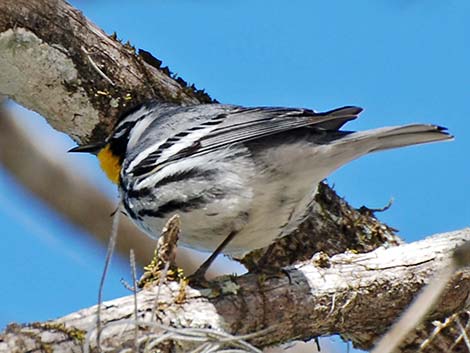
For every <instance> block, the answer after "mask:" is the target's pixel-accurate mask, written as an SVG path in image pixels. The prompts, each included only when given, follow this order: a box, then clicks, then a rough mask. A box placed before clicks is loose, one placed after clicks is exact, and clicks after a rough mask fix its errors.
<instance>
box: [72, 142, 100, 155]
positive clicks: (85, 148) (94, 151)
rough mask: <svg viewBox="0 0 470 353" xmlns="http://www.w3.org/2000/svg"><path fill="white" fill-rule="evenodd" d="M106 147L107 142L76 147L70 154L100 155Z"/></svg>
mask: <svg viewBox="0 0 470 353" xmlns="http://www.w3.org/2000/svg"><path fill="white" fill-rule="evenodd" d="M104 146H106V142H96V143H92V144H89V145H81V146H77V147H74V148H72V149H70V150H69V152H88V153H92V154H98V152H99V151H100V150H101V149H102V148H103V147H104Z"/></svg>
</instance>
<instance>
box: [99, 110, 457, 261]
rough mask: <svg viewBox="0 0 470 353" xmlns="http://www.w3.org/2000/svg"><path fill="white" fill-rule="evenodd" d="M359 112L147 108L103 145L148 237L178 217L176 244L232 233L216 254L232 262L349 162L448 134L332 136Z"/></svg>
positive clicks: (204, 243) (290, 222) (291, 220)
mask: <svg viewBox="0 0 470 353" xmlns="http://www.w3.org/2000/svg"><path fill="white" fill-rule="evenodd" d="M361 110H362V109H361V108H357V107H343V108H339V109H336V110H332V111H329V112H326V113H316V112H314V111H312V110H308V109H289V108H243V107H238V106H232V105H218V104H211V105H196V106H190V107H180V106H173V105H166V104H153V103H152V104H146V105H143V106H142V107H140V108H139V109H137V110H135V111H134V112H132V113H130V114H129V115H127V116H126V117H125V118H124V119H123V120H122V121H121V122H120V123H119V124H118V125H117V126H116V128H115V130H114V133H113V134H112V135H111V136H110V138H109V139H108V140H107V141H106V142H107V144H108V145H109V146H110V147H111V150H112V151H113V152H114V153H117V154H121V155H120V160H121V163H122V166H121V170H120V181H119V183H120V188H121V191H122V194H123V202H124V206H125V209H126V212H127V213H128V214H129V216H130V218H131V219H132V220H133V221H134V222H135V223H136V224H137V225H138V226H139V227H140V228H141V229H143V230H144V231H145V232H146V233H147V234H148V235H150V236H151V237H158V236H159V234H160V231H161V229H162V227H163V226H164V224H165V221H166V219H167V218H168V217H169V216H171V215H172V214H174V213H178V214H179V215H180V216H181V218H182V227H183V228H182V235H181V237H180V241H181V242H182V243H183V245H186V246H188V247H191V248H194V249H198V250H205V251H212V250H214V249H215V248H216V247H217V246H218V245H219V244H220V243H221V242H222V241H223V240H224V239H225V238H226V237H227V235H228V234H229V233H236V235H235V236H234V238H233V239H232V240H231V241H230V243H229V244H228V245H227V246H226V247H225V249H224V253H226V254H228V255H231V256H233V257H241V256H243V255H244V254H245V253H246V252H248V251H251V250H254V249H257V248H261V247H265V246H268V245H270V243H271V242H272V241H273V239H275V238H277V237H281V236H283V235H285V234H287V233H289V232H290V231H291V230H292V229H293V228H295V227H296V226H297V225H298V224H299V222H301V221H302V219H303V218H304V217H305V216H306V214H305V212H306V209H307V206H308V204H309V203H310V202H311V201H312V199H313V194H314V193H315V191H316V188H317V185H318V183H319V182H320V181H322V180H323V179H324V178H326V177H327V176H328V175H330V174H331V173H332V172H333V171H335V170H336V169H338V168H339V167H341V166H342V165H344V164H346V163H348V162H349V161H352V160H354V159H356V158H358V157H360V156H363V155H365V154H368V153H370V152H375V151H381V150H387V149H392V148H397V147H403V146H409V145H414V144H421V143H428V142H435V141H442V140H449V139H451V138H452V136H450V135H449V134H448V133H447V132H446V131H445V129H444V128H442V127H439V126H436V125H427V124H414V125H406V126H394V127H385V128H379V129H374V130H368V131H363V132H348V131H341V130H339V129H340V128H341V127H342V125H343V124H345V123H346V122H348V121H349V120H353V119H355V118H356V117H357V115H358V114H359V113H360V112H361Z"/></svg>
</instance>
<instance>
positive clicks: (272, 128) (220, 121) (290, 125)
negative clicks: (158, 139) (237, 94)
mask: <svg viewBox="0 0 470 353" xmlns="http://www.w3.org/2000/svg"><path fill="white" fill-rule="evenodd" d="M225 107H227V106H225ZM361 111H362V109H361V108H358V107H353V106H347V107H342V108H338V109H334V110H331V111H327V112H324V113H317V112H315V111H313V110H309V109H292V108H264V107H262V108H242V107H233V108H231V109H224V110H223V111H221V113H220V114H215V115H213V117H212V118H209V119H206V120H204V121H201V122H200V123H198V124H196V125H194V126H191V127H190V128H188V129H187V130H184V131H180V132H177V133H175V135H173V136H171V137H170V138H168V139H167V140H166V141H164V142H163V143H162V144H161V145H160V146H159V147H158V149H156V150H154V151H153V152H152V153H150V154H149V155H148V156H146V158H145V159H143V160H142V161H141V162H140V163H139V164H138V165H136V166H133V168H132V173H133V174H134V175H135V176H143V175H144V174H147V173H150V172H152V171H153V170H154V169H156V168H160V167H161V166H163V165H166V164H167V163H170V162H173V161H176V160H179V159H181V158H185V157H188V156H192V155H201V154H205V153H208V152H211V151H215V150H218V149H221V148H225V147H227V146H233V145H237V144H241V143H244V142H247V141H252V140H256V139H259V138H262V137H266V136H269V135H274V134H277V133H280V132H284V131H288V130H292V129H297V128H300V127H305V126H312V127H317V128H320V129H325V130H338V129H339V128H340V127H341V126H342V125H343V124H345V123H346V122H347V121H350V120H353V119H355V118H356V117H357V115H358V114H359V113H360V112H361Z"/></svg>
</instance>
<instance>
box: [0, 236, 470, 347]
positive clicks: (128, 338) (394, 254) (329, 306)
mask: <svg viewBox="0 0 470 353" xmlns="http://www.w3.org/2000/svg"><path fill="white" fill-rule="evenodd" d="M468 240H470V229H465V230H461V231H457V232H450V233H444V234H439V235H436V236H433V237H430V238H427V239H425V240H423V241H419V242H415V243H412V244H406V245H401V246H399V247H393V248H389V249H384V248H380V249H377V250H375V251H373V252H371V253H367V254H351V253H350V254H340V255H336V256H333V257H331V258H328V259H327V260H326V261H321V266H319V265H318V264H315V259H314V260H313V261H308V262H305V263H303V264H301V265H298V266H295V267H293V268H290V269H288V270H287V272H288V276H281V277H273V278H264V277H263V276H256V275H252V274H249V275H245V276H242V277H240V278H237V279H233V278H228V279H225V280H224V281H222V282H219V287H218V289H215V288H212V289H207V290H202V291H197V290H194V289H191V288H189V287H185V286H180V285H178V284H176V283H169V284H167V285H163V286H161V287H160V288H155V287H154V288H150V289H145V290H143V291H141V292H140V293H138V294H137V298H138V315H139V316H138V317H139V319H138V322H139V336H140V337H148V338H149V339H150V337H151V334H159V335H160V337H161V336H162V335H163V334H164V333H165V330H164V329H163V328H162V327H155V326H153V325H152V323H155V322H158V323H161V324H162V325H168V326H172V327H174V328H180V329H181V328H185V327H186V328H187V327H191V328H211V329H215V330H224V331H226V332H228V333H230V334H235V335H243V334H247V333H253V332H257V331H261V330H263V329H266V328H271V330H270V331H269V333H267V332H266V333H265V334H263V335H261V336H259V337H255V338H253V339H251V340H250V341H251V343H253V344H255V345H256V346H258V347H265V346H268V345H272V344H275V343H277V342H285V341H288V340H293V339H302V340H306V339H310V338H312V337H316V336H321V335H329V334H332V333H339V334H340V335H342V336H343V337H346V338H348V339H351V340H352V341H353V343H354V344H355V345H356V346H358V347H360V348H363V349H368V348H370V347H371V346H372V344H373V342H374V341H375V340H376V339H377V338H378V337H379V336H380V334H382V333H383V332H384V331H385V330H386V329H387V327H389V326H390V324H391V323H392V322H393V321H394V320H395V318H396V317H397V315H399V313H400V312H401V311H402V310H403V308H404V307H405V306H406V305H407V304H408V303H409V302H410V301H411V300H412V298H413V297H414V295H415V294H416V293H417V292H418V291H419V290H420V289H421V287H422V286H423V285H424V284H426V283H427V282H428V281H429V278H431V277H432V276H433V275H434V274H435V273H437V272H438V271H439V270H440V269H442V268H443V267H444V266H446V265H447V264H448V262H449V258H450V257H451V254H452V251H453V249H454V248H455V247H456V246H458V245H460V244H462V243H463V242H465V241H468ZM288 277H290V278H288ZM404 282H405V283H406V285H403V283H404ZM157 291H159V292H160V294H159V297H158V300H157V301H156V299H155V296H156V293H157ZM469 294H470V271H469V270H468V269H466V270H464V271H460V272H458V273H457V274H456V275H455V276H454V278H453V280H452V281H451V283H450V284H449V286H448V289H447V290H446V291H445V293H444V294H443V296H442V298H441V299H440V300H439V305H437V306H436V309H435V310H434V311H433V312H432V314H431V315H430V319H432V320H439V319H443V318H446V317H447V316H449V315H451V314H453V313H456V312H459V311H465V310H468V302H467V300H468V297H469ZM133 303H134V301H133V297H132V296H129V297H124V298H120V299H117V300H113V301H110V302H107V303H105V305H104V306H105V310H104V311H103V313H102V318H103V324H104V327H105V328H104V331H103V333H102V338H103V344H104V345H108V346H109V345H111V346H113V347H115V349H114V351H118V350H119V349H122V348H123V347H126V346H131V345H132V344H133V342H134V329H135V322H134V323H133V321H129V320H126V319H132V318H133V312H134V304H133ZM155 303H157V306H158V308H157V310H156V316H157V319H156V320H152V312H153V307H154V305H155ZM95 314H96V308H95V307H92V308H88V309H84V310H81V311H79V312H76V313H73V314H71V315H68V316H65V317H63V318H61V319H58V320H56V321H51V322H48V323H45V324H32V325H27V326H24V327H19V326H9V327H8V328H7V330H6V332H5V333H4V334H3V335H2V336H0V337H1V338H0V352H7V351H9V352H12V351H13V350H8V349H12V348H13V347H19V346H21V347H24V348H25V350H28V351H32V352H34V350H35V349H36V350H37V349H39V348H40V346H41V344H43V345H44V344H47V345H49V346H50V348H52V349H53V350H54V351H55V352H65V351H79V349H80V346H81V344H83V343H84V341H85V340H84V332H90V331H92V330H93V328H94V327H93V326H94V323H95V321H94V318H95ZM185 333H186V332H185V331H184V330H181V331H180V334H181V335H184V334H185ZM144 340H145V339H144ZM436 341H437V342H430V345H428V346H427V348H426V349H425V350H423V351H425V352H428V351H429V352H432V351H436V350H433V349H434V348H435V347H436V344H439V342H438V341H439V340H436ZM90 343H91V344H92V346H94V345H95V342H94V341H93V339H92V340H91V341H90ZM197 344H200V342H199V343H198V342H191V343H188V342H186V343H184V342H180V343H179V344H176V345H175V346H173V349H174V350H175V351H179V352H183V351H188V350H189V349H190V348H194V347H195V345H197ZM401 351H402V352H417V351H418V349H417V347H416V345H413V346H407V345H405V346H402V350H401Z"/></svg>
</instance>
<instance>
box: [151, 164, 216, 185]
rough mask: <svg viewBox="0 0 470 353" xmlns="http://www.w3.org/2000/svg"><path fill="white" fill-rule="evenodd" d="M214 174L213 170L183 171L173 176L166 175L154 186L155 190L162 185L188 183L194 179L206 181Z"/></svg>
mask: <svg viewBox="0 0 470 353" xmlns="http://www.w3.org/2000/svg"><path fill="white" fill-rule="evenodd" d="M214 174H215V171H213V170H204V171H203V170H201V169H198V168H193V169H189V170H184V171H181V172H178V173H175V174H171V175H167V176H166V177H164V178H162V179H160V180H159V181H158V182H157V183H156V184H155V185H154V187H155V188H159V187H162V186H163V185H166V184H170V183H174V182H178V181H182V180H185V181H189V179H194V178H204V179H206V180H207V179H208V178H210V177H211V176H213V175H214Z"/></svg>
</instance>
